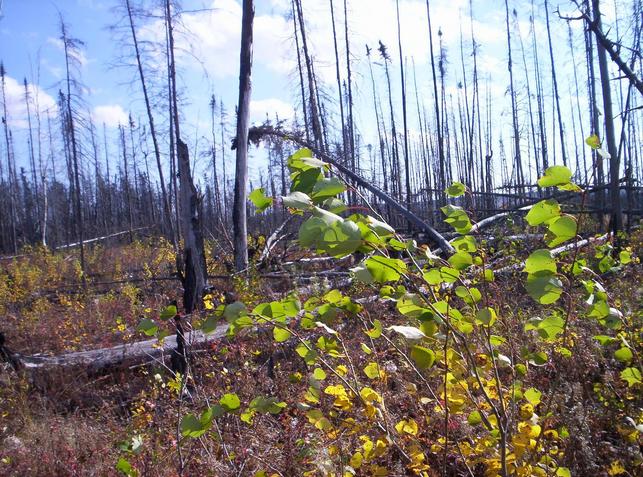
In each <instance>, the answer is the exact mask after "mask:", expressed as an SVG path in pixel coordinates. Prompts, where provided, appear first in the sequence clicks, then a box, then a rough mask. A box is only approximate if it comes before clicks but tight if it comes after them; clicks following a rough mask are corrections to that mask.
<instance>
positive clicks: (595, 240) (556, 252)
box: [493, 232, 614, 275]
mask: <svg viewBox="0 0 643 477" xmlns="http://www.w3.org/2000/svg"><path fill="white" fill-rule="evenodd" d="M612 235H614V234H613V233H612V232H609V233H606V234H603V235H600V236H598V237H589V238H586V239H582V240H579V241H578V242H572V243H569V244H567V245H561V246H560V247H556V248H552V249H551V250H550V253H551V254H552V256H556V255H559V254H561V253H563V252H569V251H570V250H575V249H578V248H582V247H585V246H587V245H590V244H593V243H600V242H604V241H606V240H609V239H610V238H611V237H612ZM524 267H525V262H520V263H514V264H513V265H507V266H506V267H502V268H499V269H497V270H494V271H493V273H494V275H503V274H507V273H509V272H514V271H516V270H519V269H522V268H524Z"/></svg>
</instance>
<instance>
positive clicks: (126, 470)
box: [116, 457, 138, 477]
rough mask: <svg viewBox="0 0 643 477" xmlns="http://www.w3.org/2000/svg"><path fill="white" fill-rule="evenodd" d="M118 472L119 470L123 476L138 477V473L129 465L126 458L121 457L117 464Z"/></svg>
mask: <svg viewBox="0 0 643 477" xmlns="http://www.w3.org/2000/svg"><path fill="white" fill-rule="evenodd" d="M116 470H118V471H119V472H120V473H122V474H123V475H126V476H127V477H134V476H136V475H138V471H137V470H136V469H135V468H134V467H132V464H130V463H129V461H128V460H127V459H125V458H124V457H119V458H118V462H117V463H116Z"/></svg>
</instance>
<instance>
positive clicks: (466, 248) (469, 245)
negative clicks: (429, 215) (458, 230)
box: [451, 235, 477, 253]
mask: <svg viewBox="0 0 643 477" xmlns="http://www.w3.org/2000/svg"><path fill="white" fill-rule="evenodd" d="M451 245H453V248H455V249H456V250H457V251H458V252H469V253H472V252H475V251H476V250H477V245H476V239H475V238H473V237H472V236H471V235H464V236H463V237H458V238H456V239H454V240H452V241H451Z"/></svg>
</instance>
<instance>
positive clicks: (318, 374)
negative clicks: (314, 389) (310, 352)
mask: <svg viewBox="0 0 643 477" xmlns="http://www.w3.org/2000/svg"><path fill="white" fill-rule="evenodd" d="M313 378H315V379H316V380H317V381H323V380H324V379H326V371H324V370H323V369H321V368H315V370H314V371H313Z"/></svg>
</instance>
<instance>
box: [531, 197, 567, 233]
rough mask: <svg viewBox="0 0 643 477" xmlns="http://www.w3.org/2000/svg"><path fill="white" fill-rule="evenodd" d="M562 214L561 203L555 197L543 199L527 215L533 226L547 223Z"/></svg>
mask: <svg viewBox="0 0 643 477" xmlns="http://www.w3.org/2000/svg"><path fill="white" fill-rule="evenodd" d="M559 216H560V204H559V203H558V202H557V201H555V200H554V199H547V200H541V201H540V202H538V203H537V204H536V205H534V206H533V207H532V208H531V209H530V210H529V212H528V213H527V216H526V217H525V218H526V219H527V223H529V225H531V226H535V225H539V224H542V223H545V222H547V221H549V220H551V219H554V218H556V217H559Z"/></svg>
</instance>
